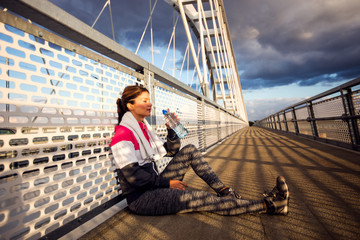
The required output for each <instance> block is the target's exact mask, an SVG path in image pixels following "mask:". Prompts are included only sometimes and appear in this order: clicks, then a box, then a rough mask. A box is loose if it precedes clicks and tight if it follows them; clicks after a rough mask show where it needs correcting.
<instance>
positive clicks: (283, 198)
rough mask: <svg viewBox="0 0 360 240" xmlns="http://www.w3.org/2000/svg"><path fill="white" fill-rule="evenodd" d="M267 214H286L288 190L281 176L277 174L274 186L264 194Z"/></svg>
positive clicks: (287, 210)
mask: <svg viewBox="0 0 360 240" xmlns="http://www.w3.org/2000/svg"><path fill="white" fill-rule="evenodd" d="M264 197H265V198H264V202H265V204H266V207H267V213H268V214H278V215H287V214H288V212H289V200H290V192H289V188H288V185H287V184H286V181H285V178H284V177H283V176H278V177H277V179H276V186H275V187H274V188H273V190H272V191H270V192H268V193H265V194H264Z"/></svg>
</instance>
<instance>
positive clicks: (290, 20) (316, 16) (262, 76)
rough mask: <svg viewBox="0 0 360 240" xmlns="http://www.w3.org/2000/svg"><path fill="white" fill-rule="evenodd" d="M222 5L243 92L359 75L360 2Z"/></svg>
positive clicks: (275, 0)
mask: <svg viewBox="0 0 360 240" xmlns="http://www.w3.org/2000/svg"><path fill="white" fill-rule="evenodd" d="M224 2H225V7H226V10H227V16H228V20H229V25H230V31H231V34H232V41H233V45H234V50H235V54H236V57H237V64H238V69H239V71H240V73H241V75H240V78H241V82H242V87H243V88H244V89H257V88H263V87H273V86H281V85H288V84H291V83H297V84H299V85H300V86H309V85H314V84H317V83H319V82H329V81H331V82H335V81H340V80H344V79H352V78H354V77H357V76H359V75H360V44H359V43H358V39H360V15H359V14H358V10H359V9H360V1H357V0H345V1H335V0H324V1H297V0H292V1H281V0H273V1H250V0H241V1H227V0H224ZM233 9H237V10H236V11H234V10H233ZM234 22H236V23H238V24H237V25H234Z"/></svg>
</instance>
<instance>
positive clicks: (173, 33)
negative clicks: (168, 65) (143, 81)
mask: <svg viewBox="0 0 360 240" xmlns="http://www.w3.org/2000/svg"><path fill="white" fill-rule="evenodd" d="M178 20H179V16H178V17H177V18H176V21H175V23H174V25H173V31H172V33H171V36H170V40H169V44H168V47H167V50H166V54H165V58H164V61H163V64H162V66H161V70H163V69H164V66H165V62H166V58H167V55H168V53H169V49H170V46H171V42H172V41H173V38H174V36H175V30H176V25H177V22H178Z"/></svg>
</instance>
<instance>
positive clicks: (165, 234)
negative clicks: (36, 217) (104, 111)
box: [82, 127, 360, 239]
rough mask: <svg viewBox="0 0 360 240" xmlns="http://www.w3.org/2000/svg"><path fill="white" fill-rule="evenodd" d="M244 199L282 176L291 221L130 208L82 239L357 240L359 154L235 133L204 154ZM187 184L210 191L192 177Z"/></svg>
mask: <svg viewBox="0 0 360 240" xmlns="http://www.w3.org/2000/svg"><path fill="white" fill-rule="evenodd" d="M205 157H206V160H207V161H209V163H210V164H211V166H212V167H213V169H214V170H215V172H216V173H217V174H218V175H219V176H220V178H221V179H222V181H223V182H224V183H226V184H227V185H230V186H232V187H234V188H235V189H237V190H239V192H240V193H241V195H242V196H243V197H244V198H248V199H259V198H261V193H262V192H263V191H264V190H266V189H271V188H272V187H273V186H274V184H275V178H276V176H277V175H283V176H284V177H285V178H286V179H287V182H288V185H289V188H290V194H291V201H290V213H289V214H288V216H268V215H265V214H251V215H250V214H248V215H240V216H231V217H227V216H218V215H216V214H212V213H190V214H189V213H187V214H177V215H170V216H160V217H149V216H138V215H135V214H132V213H130V212H129V211H128V210H127V208H125V209H124V210H123V211H121V212H119V213H118V214H116V215H115V216H113V217H111V218H110V219H108V220H107V221H106V222H104V223H102V224H100V225H99V226H98V227H97V228H95V229H93V230H92V231H90V232H88V233H87V234H86V235H84V236H83V237H82V239H359V236H360V201H359V199H360V154H359V153H357V152H354V151H350V150H345V149H341V148H338V147H334V146H330V145H326V144H323V143H319V142H315V141H312V140H309V139H305V138H301V137H298V136H295V135H287V134H284V133H280V132H274V131H270V130H266V129H262V128H257V127H248V128H245V129H242V130H241V131H239V132H237V133H235V134H234V135H232V136H231V137H229V138H228V139H227V140H225V141H223V142H222V143H221V144H219V145H218V146H216V147H215V148H214V149H212V150H211V151H209V152H208V153H207V154H206V155H205ZM185 182H186V183H187V184H188V185H189V186H190V187H191V188H193V189H207V190H209V191H211V189H210V188H209V187H207V185H206V184H205V183H203V182H202V180H200V179H199V178H198V177H197V176H196V175H195V174H194V173H193V172H192V170H191V171H189V172H188V173H187V175H186V178H185Z"/></svg>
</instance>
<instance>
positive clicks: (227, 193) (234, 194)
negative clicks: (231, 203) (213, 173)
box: [217, 188, 241, 199]
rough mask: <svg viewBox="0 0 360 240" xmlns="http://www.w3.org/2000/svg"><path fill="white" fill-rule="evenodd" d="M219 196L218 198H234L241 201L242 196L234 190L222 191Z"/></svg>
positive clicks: (226, 189)
mask: <svg viewBox="0 0 360 240" xmlns="http://www.w3.org/2000/svg"><path fill="white" fill-rule="evenodd" d="M217 195H218V197H234V198H237V199H241V196H240V194H239V193H237V192H235V191H234V189H232V188H225V189H222V190H221V191H220V192H219V193H218V194H217Z"/></svg>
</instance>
